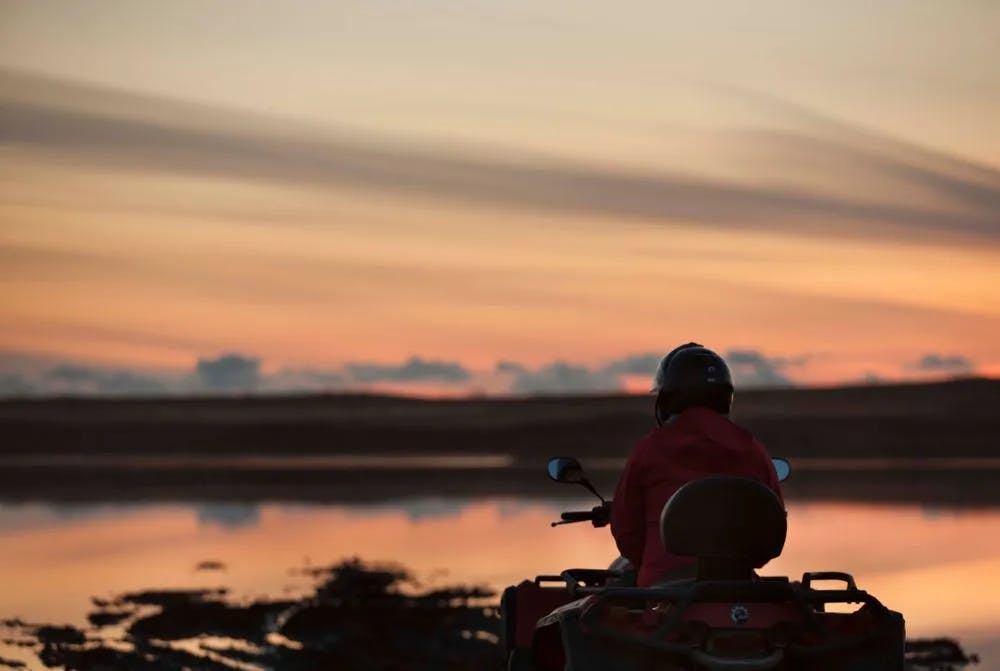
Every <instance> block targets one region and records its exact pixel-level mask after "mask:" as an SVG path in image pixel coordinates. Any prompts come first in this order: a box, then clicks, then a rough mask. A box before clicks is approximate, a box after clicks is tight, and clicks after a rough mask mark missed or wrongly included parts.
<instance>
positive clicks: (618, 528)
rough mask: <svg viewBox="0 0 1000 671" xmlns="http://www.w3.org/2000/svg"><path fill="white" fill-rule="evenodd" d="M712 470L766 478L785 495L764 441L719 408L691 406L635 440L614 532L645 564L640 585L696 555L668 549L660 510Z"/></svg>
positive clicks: (627, 552) (630, 555)
mask: <svg viewBox="0 0 1000 671" xmlns="http://www.w3.org/2000/svg"><path fill="white" fill-rule="evenodd" d="M710 475H740V476H743V477H748V478H753V479H755V480H760V481H761V482H763V483H764V484H766V485H768V486H769V487H770V488H771V489H773V490H774V491H775V493H777V494H778V496H779V497H781V489H780V486H779V485H778V476H777V474H776V473H775V472H774V465H773V464H772V463H771V457H770V456H769V455H768V453H767V450H765V449H764V446H763V445H761V444H760V443H759V442H758V441H757V439H756V438H754V437H753V435H752V434H751V433H750V432H749V431H747V430H746V429H744V428H742V427H739V426H737V425H736V424H734V423H733V422H731V421H729V419H728V418H727V417H725V416H724V415H720V414H719V413H717V412H715V411H714V410H710V409H708V408H703V407H691V408H687V409H686V410H684V411H683V412H681V413H680V414H679V415H677V416H675V417H673V418H672V419H671V420H670V421H669V422H668V423H666V424H664V425H663V426H661V427H659V428H657V429H656V430H654V431H653V432H652V433H650V434H648V435H646V436H645V437H644V438H642V439H641V440H640V441H639V443H638V444H637V445H636V446H635V449H634V450H633V451H632V455H631V456H630V457H629V459H628V462H627V463H626V464H625V470H624V472H623V473H622V476H621V479H620V480H619V481H618V487H617V489H615V498H614V501H613V505H612V507H611V533H612V534H613V535H614V537H615V542H616V543H617V544H618V549H619V550H620V551H621V553H622V556H623V557H625V558H626V559H628V560H629V561H631V562H632V564H633V565H635V566H638V567H639V586H640V587H648V586H649V585H652V584H653V583H655V582H656V581H657V579H658V578H659V577H660V576H662V575H663V574H664V573H665V572H666V571H669V570H671V569H676V568H681V567H683V566H685V565H688V564H691V563H692V562H693V561H694V559H693V558H690V557H677V556H675V555H670V554H667V551H666V550H664V549H663V545H662V543H661V542H660V513H661V512H662V511H663V506H664V504H666V502H667V500H668V499H669V498H670V497H671V496H673V494H674V492H676V491H677V490H678V489H680V487H681V486H682V485H684V484H686V483H688V482H690V481H691V480H696V479H698V478H703V477H707V476H710Z"/></svg>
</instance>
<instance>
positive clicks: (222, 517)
mask: <svg viewBox="0 0 1000 671" xmlns="http://www.w3.org/2000/svg"><path fill="white" fill-rule="evenodd" d="M197 513H198V523H199V524H202V525H213V524H216V525H218V526H220V527H222V528H224V529H239V528H240V527H246V526H256V525H257V524H259V523H260V506H258V505H257V504H254V503H246V504H243V503H212V504H208V505H203V506H200V507H199V508H198V510H197Z"/></svg>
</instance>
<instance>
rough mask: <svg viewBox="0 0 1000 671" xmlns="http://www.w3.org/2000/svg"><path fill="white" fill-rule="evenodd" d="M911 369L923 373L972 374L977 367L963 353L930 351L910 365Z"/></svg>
mask: <svg viewBox="0 0 1000 671" xmlns="http://www.w3.org/2000/svg"><path fill="white" fill-rule="evenodd" d="M908 367H909V368H910V369H911V370H915V371H919V372H921V373H934V374H947V375H971V374H972V373H973V372H974V371H975V369H976V367H975V364H973V363H972V361H971V360H970V359H969V358H968V357H965V356H962V355H961V354H939V353H928V354H925V355H924V356H922V357H920V358H919V359H917V360H916V361H914V362H912V363H910V364H909V366H908Z"/></svg>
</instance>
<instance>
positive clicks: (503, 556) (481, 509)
mask: <svg viewBox="0 0 1000 671" xmlns="http://www.w3.org/2000/svg"><path fill="white" fill-rule="evenodd" d="M590 505H591V502H590V501H587V500H576V501H565V502H558V501H551V500H547V501H544V502H541V501H526V500H500V499H483V500H468V501H454V500H435V499H422V500H416V501H406V502H395V503H385V504H380V505H357V506H338V505H308V506H307V505H286V504H268V503H263V504H247V505H229V504H221V505H220V504H205V505H197V504H190V505H145V504H143V505H59V506H54V505H47V504H16V505H15V504H0V585H2V587H0V618H4V617H14V616H17V617H21V618H23V619H25V620H28V621H42V622H52V623H59V622H67V623H73V624H77V625H82V624H84V623H85V614H86V613H87V611H88V610H89V609H90V606H91V604H90V597H92V596H110V595H112V594H115V593H118V592H123V591H128V590H141V589H145V588H181V587H206V586H221V585H225V586H229V587H232V588H233V589H234V590H235V592H236V593H237V594H244V595H247V596H254V595H265V594H266V595H280V594H282V593H286V592H299V591H302V590H304V589H306V588H307V587H308V584H309V583H307V582H306V581H305V579H303V578H301V577H299V576H297V575H295V573H294V572H292V571H290V570H291V569H296V568H301V567H303V566H307V565H321V564H329V563H332V562H335V561H337V560H339V559H342V558H345V557H351V556H359V557H362V558H363V559H367V560H376V561H383V560H384V561H395V562H399V563H401V564H404V565H405V566H407V567H409V568H410V569H412V570H413V571H414V572H415V573H416V575H417V576H418V577H419V578H421V579H422V580H423V581H424V582H425V583H426V584H435V583H437V584H444V583H448V582H463V583H481V584H485V585H490V586H493V587H495V588H497V589H499V588H502V587H503V586H504V585H506V584H508V583H513V582H517V581H518V580H520V579H522V578H524V577H528V576H533V575H534V574H535V573H552V572H557V571H559V570H560V569H562V568H566V567H569V566H603V565H606V564H607V563H608V562H609V561H610V560H611V559H612V558H613V556H614V554H615V550H614V543H613V541H612V540H611V537H610V533H609V532H608V531H607V530H606V529H593V528H592V527H590V526H589V525H576V526H572V525H571V526H564V527H559V528H556V529H552V528H550V527H549V524H548V523H549V521H550V520H552V519H554V518H555V517H556V515H557V513H558V511H560V510H564V509H568V508H576V507H583V506H590ZM788 507H789V536H788V543H787V545H786V548H785V552H784V555H783V556H782V557H781V558H779V559H778V560H776V561H774V562H772V563H771V564H770V565H769V566H768V567H767V568H766V569H765V572H767V573H771V574H782V573H784V574H789V575H793V576H794V575H799V574H801V573H802V572H803V571H805V570H845V571H849V572H851V573H853V574H854V575H855V577H856V578H857V579H858V583H859V586H860V587H862V588H864V589H868V590H869V591H871V592H873V593H874V594H875V595H877V596H878V597H879V598H880V599H882V600H883V601H884V602H885V603H886V604H888V605H890V606H891V607H893V608H895V609H897V610H901V611H902V612H903V613H904V615H905V616H906V619H907V629H908V633H909V634H910V635H911V636H938V635H948V636H955V637H958V638H959V639H961V640H962V641H963V642H964V643H966V644H967V646H968V647H969V648H970V649H972V650H976V651H979V652H980V653H982V654H983V655H984V658H985V659H984V664H983V665H981V666H980V667H978V668H981V669H1000V509H996V508H994V509H987V510H981V511H976V510H966V511H949V510H945V509H928V508H920V507H917V506H872V505H864V504H851V503H822V504H820V503H812V504H803V503H796V502H795V501H791V502H789V505H788ZM206 560H211V561H218V562H222V563H223V564H225V569H224V570H214V571H204V570H202V571H199V570H196V565H197V564H199V563H200V562H203V561H206ZM9 652H10V651H3V650H2V649H0V657H3V656H7V657H12V656H14V655H12V654H8V653H9Z"/></svg>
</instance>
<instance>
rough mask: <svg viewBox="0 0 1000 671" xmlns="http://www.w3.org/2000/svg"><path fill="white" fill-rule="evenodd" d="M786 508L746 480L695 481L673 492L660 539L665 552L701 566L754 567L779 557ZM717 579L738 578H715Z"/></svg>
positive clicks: (725, 477)
mask: <svg viewBox="0 0 1000 671" xmlns="http://www.w3.org/2000/svg"><path fill="white" fill-rule="evenodd" d="M787 530H788V527H787V520H786V514H785V509H784V507H783V506H782V505H781V500H780V499H779V498H778V497H777V495H775V493H774V492H773V491H771V489H770V488H769V487H767V486H766V485H764V484H763V483H761V482H758V481H756V480H751V479H749V478H740V477H734V476H729V475H718V476H712V477H708V478H702V479H699V480H693V481H692V482H689V483H687V484H686V485H684V486H683V487H681V488H680V489H678V490H677V492H676V493H674V495H673V496H672V497H670V500H669V501H667V504H666V505H665V506H664V507H663V512H662V513H661V515H660V538H661V539H662V541H663V547H664V548H665V549H666V550H667V552H669V553H671V554H674V555H678V556H684V557H697V558H698V560H699V577H712V576H706V575H704V573H705V571H703V570H702V567H703V566H708V565H713V566H726V567H729V568H728V569H726V570H725V572H727V573H732V568H733V567H737V568H739V567H742V570H737V571H736V573H749V572H750V571H752V570H753V568H754V567H757V566H762V565H763V564H765V563H766V562H767V561H768V560H770V559H773V558H775V557H777V556H778V555H780V554H781V550H782V548H783V547H784V546H785V535H786V533H787ZM714 577H717V578H720V579H724V578H736V577H742V576H738V575H720V576H714Z"/></svg>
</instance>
